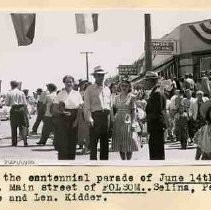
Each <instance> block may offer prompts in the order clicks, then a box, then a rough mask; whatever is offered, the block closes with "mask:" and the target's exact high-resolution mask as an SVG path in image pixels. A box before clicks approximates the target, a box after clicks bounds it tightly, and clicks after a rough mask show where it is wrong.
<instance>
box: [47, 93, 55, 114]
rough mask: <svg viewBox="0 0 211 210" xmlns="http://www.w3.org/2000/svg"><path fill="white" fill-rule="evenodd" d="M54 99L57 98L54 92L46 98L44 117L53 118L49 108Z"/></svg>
mask: <svg viewBox="0 0 211 210" xmlns="http://www.w3.org/2000/svg"><path fill="white" fill-rule="evenodd" d="M56 97H57V95H56V92H52V93H50V94H48V95H47V96H46V111H45V116H46V117H52V116H53V115H52V113H51V107H52V104H53V103H54V101H55V98H56Z"/></svg>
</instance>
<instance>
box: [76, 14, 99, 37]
mask: <svg viewBox="0 0 211 210" xmlns="http://www.w3.org/2000/svg"><path fill="white" fill-rule="evenodd" d="M75 19H76V30H77V33H79V34H87V33H93V32H95V31H97V30H98V14H97V13H92V14H84V13H78V14H75Z"/></svg>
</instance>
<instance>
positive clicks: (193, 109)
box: [189, 91, 209, 134]
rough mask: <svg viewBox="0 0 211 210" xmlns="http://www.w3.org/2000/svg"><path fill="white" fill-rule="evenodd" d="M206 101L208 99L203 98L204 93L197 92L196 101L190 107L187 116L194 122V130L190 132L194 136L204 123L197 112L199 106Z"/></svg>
mask: <svg viewBox="0 0 211 210" xmlns="http://www.w3.org/2000/svg"><path fill="white" fill-rule="evenodd" d="M208 100H209V99H208V98H207V97H204V93H203V92H202V91H197V92H196V100H195V101H194V102H193V103H192V104H191V105H190V112H189V116H190V117H191V118H192V119H193V120H194V128H193V130H192V132H193V134H195V133H196V132H197V131H198V130H199V129H200V128H201V127H202V126H203V125H205V123H206V122H205V119H204V118H203V117H202V116H201V113H200V111H199V110H200V107H201V105H202V104H203V103H205V102H206V101H208Z"/></svg>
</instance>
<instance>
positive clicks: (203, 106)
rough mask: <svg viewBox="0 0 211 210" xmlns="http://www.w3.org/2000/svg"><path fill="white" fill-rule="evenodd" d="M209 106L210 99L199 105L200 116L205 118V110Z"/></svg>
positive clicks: (210, 105)
mask: <svg viewBox="0 0 211 210" xmlns="http://www.w3.org/2000/svg"><path fill="white" fill-rule="evenodd" d="M210 107H211V100H209V101H206V102H205V103H203V104H202V105H201V107H200V113H201V116H202V117H203V118H204V119H206V115H207V111H208V110H209V108H210Z"/></svg>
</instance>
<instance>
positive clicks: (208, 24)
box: [189, 20, 211, 44]
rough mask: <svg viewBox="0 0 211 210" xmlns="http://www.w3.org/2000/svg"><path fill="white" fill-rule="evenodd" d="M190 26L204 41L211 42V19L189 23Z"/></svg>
mask: <svg viewBox="0 0 211 210" xmlns="http://www.w3.org/2000/svg"><path fill="white" fill-rule="evenodd" d="M189 28H190V29H191V30H192V31H193V33H194V34H196V36H198V37H199V38H200V39H201V40H202V41H204V42H206V43H207V44H211V20H207V21H203V22H200V23H194V24H191V25H189Z"/></svg>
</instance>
